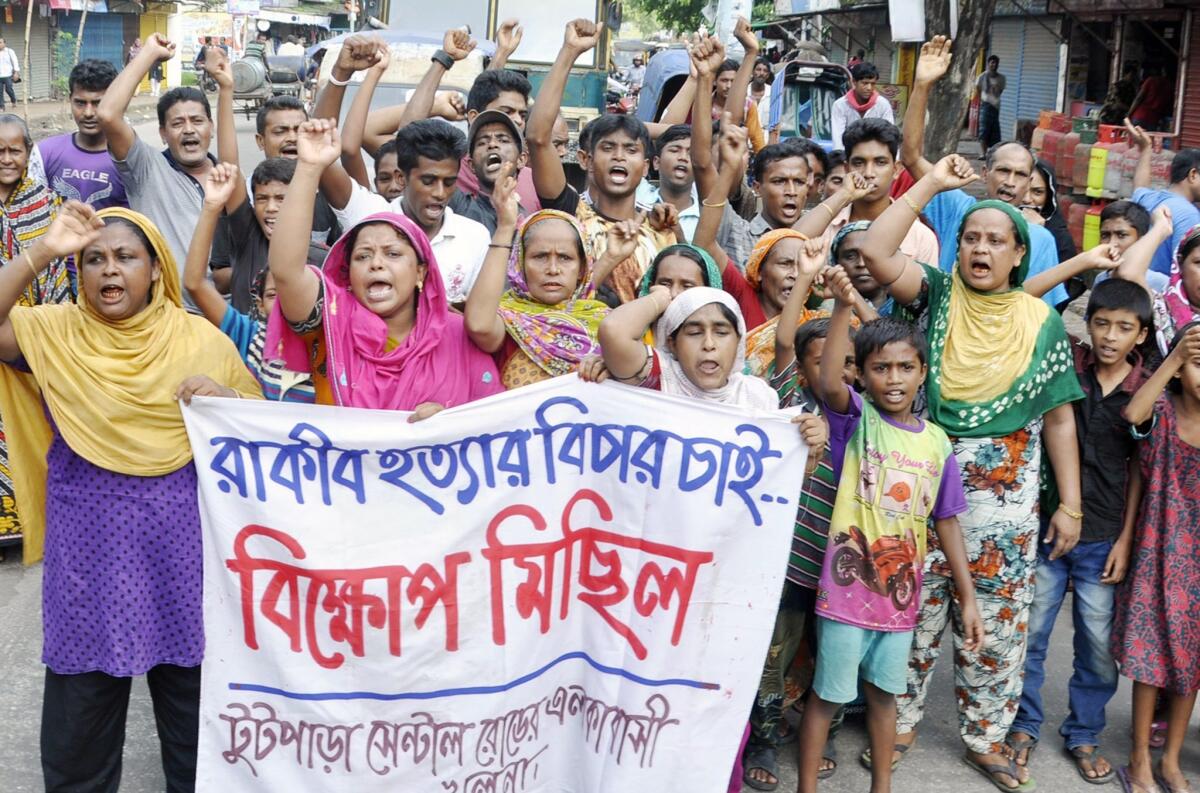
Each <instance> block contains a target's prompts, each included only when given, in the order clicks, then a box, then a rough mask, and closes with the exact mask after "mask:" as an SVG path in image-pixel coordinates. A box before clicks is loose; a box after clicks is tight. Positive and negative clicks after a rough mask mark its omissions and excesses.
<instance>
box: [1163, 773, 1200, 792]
mask: <svg viewBox="0 0 1200 793" xmlns="http://www.w3.org/2000/svg"><path fill="white" fill-rule="evenodd" d="M1154 781H1155V782H1157V783H1158V786H1159V787H1160V788H1162V789H1163V790H1165V791H1166V792H1167V793H1192V786H1191V785H1188V786H1187V787H1171V783H1170V782H1168V781H1167V778H1166V777H1165V776H1163V775H1162V774H1155V775H1154ZM1185 784H1187V783H1186V782H1185Z"/></svg>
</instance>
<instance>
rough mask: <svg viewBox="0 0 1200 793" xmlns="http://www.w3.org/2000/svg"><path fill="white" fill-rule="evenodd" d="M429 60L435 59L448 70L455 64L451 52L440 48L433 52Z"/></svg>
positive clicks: (435, 61)
mask: <svg viewBox="0 0 1200 793" xmlns="http://www.w3.org/2000/svg"><path fill="white" fill-rule="evenodd" d="M429 60H431V61H433V62H434V63H438V64H441V66H442V68H443V69H445V70H446V71H450V67H452V66H453V65H454V59H453V58H451V57H450V53H448V52H446V51H445V50H438V51H437V52H435V53H433V55H432V56H430V58H429Z"/></svg>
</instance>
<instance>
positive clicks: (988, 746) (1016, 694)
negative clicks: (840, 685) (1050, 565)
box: [896, 573, 1029, 754]
mask: <svg viewBox="0 0 1200 793" xmlns="http://www.w3.org/2000/svg"><path fill="white" fill-rule="evenodd" d="M975 599H976V603H977V605H978V608H979V616H980V618H981V619H982V620H983V625H984V628H985V629H986V630H987V636H986V638H985V639H984V643H983V647H982V648H980V649H979V650H977V651H974V652H972V651H968V650H965V649H963V647H962V614H961V611H960V609H959V605H958V600H957V598H955V597H954V582H953V581H952V580H951V579H949V578H947V577H945V576H941V575H938V574H936V573H928V574H927V575H926V576H925V581H924V583H923V584H922V587H921V609H920V612H919V613H918V616H917V628H916V631H915V632H914V634H913V644H912V652H911V654H910V656H909V663H908V692H907V693H906V694H904V695H903V696H900V697H897V698H896V708H897V714H896V731H897V732H898V733H907V732H912V731H913V730H915V729H916V728H917V724H919V723H920V721H921V717H922V715H924V710H925V695H926V693H927V692H928V691H929V679H930V677H931V676H932V673H933V666H934V663H936V661H937V658H938V655H939V654H940V653H941V649H942V634H943V633H944V632H945V628H946V623H947V622H949V621H951V620H952V621H953V623H954V624H953V627H952V629H951V631H950V634H951V636H953V637H954V694H955V698H956V699H957V700H958V724H959V731H960V732H961V733H962V739H963V743H964V744H966V746H967V748H968V749H969V750H970V751H972V752H975V753H977V754H989V753H992V752H998V751H1000V749H1001V748H1002V746H1003V744H1004V738H1005V736H1006V735H1008V728H1009V727H1010V726H1011V725H1012V722H1013V719H1014V718H1015V717H1016V715H1017V706H1018V705H1020V703H1021V684H1022V680H1023V679H1024V669H1025V647H1026V638H1027V637H1026V631H1027V628H1028V622H1029V604H1027V603H1023V602H1020V601H1015V600H1013V599H1012V598H1008V597H1003V596H1001V595H996V594H992V593H989V592H977V593H976V595H975Z"/></svg>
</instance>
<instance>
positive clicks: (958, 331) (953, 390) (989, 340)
mask: <svg viewBox="0 0 1200 793" xmlns="http://www.w3.org/2000/svg"><path fill="white" fill-rule="evenodd" d="M952 277H953V279H954V286H953V288H952V289H951V290H950V307H949V311H948V312H947V314H946V323H947V328H946V345H945V351H944V353H943V354H942V362H941V364H942V371H941V374H940V375H939V380H940V382H941V389H942V396H943V397H945V398H946V399H951V400H955V401H959V402H986V401H989V400H992V399H995V398H996V397H998V396H1000V395H1001V394H1003V393H1005V392H1006V391H1008V390H1009V389H1010V388H1011V387H1012V385H1013V383H1014V382H1016V380H1017V379H1018V378H1019V377H1021V375H1023V374H1024V373H1025V372H1026V371H1027V370H1028V369H1029V362H1030V360H1031V359H1032V356H1033V351H1034V348H1035V347H1036V346H1037V340H1038V335H1039V334H1040V333H1041V330H1042V325H1043V324H1044V323H1045V321H1046V315H1047V314H1048V313H1049V312H1050V307H1049V306H1047V305H1046V303H1045V301H1043V300H1039V299H1037V298H1036V297H1032V296H1031V295H1027V294H1026V293H1025V292H1024V291H1022V290H1021V289H1010V290H1008V291H1007V292H997V293H993V294H987V293H984V292H978V291H976V290H974V289H972V288H970V287H969V286H967V285H966V283H964V282H963V280H962V277H961V276H960V275H959V274H958V267H955V268H954V275H953V276H952Z"/></svg>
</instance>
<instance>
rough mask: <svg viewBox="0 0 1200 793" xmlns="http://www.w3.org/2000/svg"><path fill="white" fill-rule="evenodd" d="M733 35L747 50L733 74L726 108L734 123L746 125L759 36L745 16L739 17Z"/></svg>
mask: <svg viewBox="0 0 1200 793" xmlns="http://www.w3.org/2000/svg"><path fill="white" fill-rule="evenodd" d="M733 35H734V36H735V37H736V38H737V40H738V43H739V44H741V45H742V48H743V49H744V50H746V54H745V55H744V56H743V57H742V65H741V66H739V67H738V70H737V72H736V73H735V74H734V76H733V85H731V86H729V96H728V97H727V98H726V99H725V109H726V110H727V111H729V114H730V116H731V117H732V119H733V123H734V124H739V125H744V124H745V121H746V92H747V91H749V90H750V78H752V77H753V76H754V62H755V61H756V60H758V50H759V45H758V37H757V36H755V35H754V31H753V30H751V29H750V23H749V22H748V21H747V20H746V18H745V17H738V18H737V22H736V23H734V26H733Z"/></svg>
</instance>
